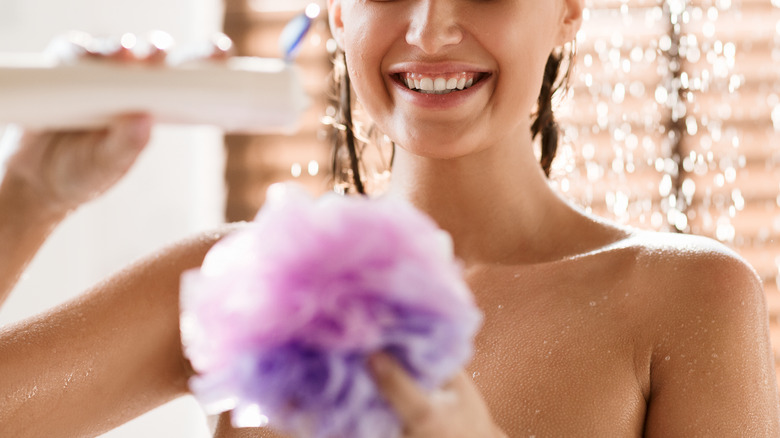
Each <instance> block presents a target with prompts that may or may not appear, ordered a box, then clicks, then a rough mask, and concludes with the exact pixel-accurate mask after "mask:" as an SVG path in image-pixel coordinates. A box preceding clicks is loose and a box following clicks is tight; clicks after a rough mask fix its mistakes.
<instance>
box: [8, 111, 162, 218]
mask: <svg viewBox="0 0 780 438" xmlns="http://www.w3.org/2000/svg"><path fill="white" fill-rule="evenodd" d="M151 126H152V119H151V117H149V116H148V115H143V114H134V115H124V116H120V117H117V118H116V119H115V120H114V121H113V122H112V123H111V125H110V126H109V127H108V128H106V129H101V130H92V131H72V132H67V131H52V132H25V133H23V134H22V135H21V137H20V138H18V148H17V150H16V152H15V153H14V154H13V155H12V156H11V157H10V159H9V160H8V163H7V165H6V176H5V177H6V178H13V179H14V180H15V182H16V183H17V186H18V185H19V184H21V185H22V186H23V187H25V188H26V189H27V190H26V193H28V194H29V195H30V196H32V197H33V199H31V200H30V201H32V202H34V203H35V204H37V205H38V206H39V207H41V208H43V209H44V210H45V211H46V212H47V213H52V214H55V215H61V214H66V213H67V212H69V211H71V210H73V209H75V208H76V207H78V206H79V205H81V204H83V203H85V202H87V201H89V200H91V199H93V198H94V197H96V196H98V195H100V194H101V193H103V192H105V191H106V190H108V188H110V187H111V186H113V185H114V184H115V183H116V182H117V181H118V180H119V179H121V178H122V176H124V175H125V173H127V171H128V170H129V169H130V167H131V166H132V164H133V163H134V162H135V160H136V159H137V158H138V156H139V155H140V153H141V151H142V150H143V149H144V146H145V145H146V144H147V142H148V141H149V137H150V133H151Z"/></svg>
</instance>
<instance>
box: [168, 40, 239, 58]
mask: <svg viewBox="0 0 780 438" xmlns="http://www.w3.org/2000/svg"><path fill="white" fill-rule="evenodd" d="M231 56H233V41H232V40H231V39H230V37H228V36H227V35H225V34H224V33H216V34H214V35H212V37H211V38H210V39H209V41H207V42H204V43H198V44H189V45H186V46H183V47H179V48H178V49H177V50H175V51H171V53H170V54H169V56H168V60H167V62H168V64H169V65H180V64H185V63H188V62H192V61H204V60H207V61H224V60H226V59H228V58H230V57H231Z"/></svg>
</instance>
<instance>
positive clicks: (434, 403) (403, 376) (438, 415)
mask: <svg viewBox="0 0 780 438" xmlns="http://www.w3.org/2000/svg"><path fill="white" fill-rule="evenodd" d="M369 363H370V365H371V369H372V371H373V373H374V378H375V380H376V382H377V385H378V386H379V390H380V391H381V392H382V394H383V395H384V397H385V399H386V400H387V402H388V403H390V406H391V407H392V408H393V410H395V412H396V413H397V414H398V416H399V417H400V419H401V423H402V424H403V426H402V428H403V429H402V435H401V436H402V437H403V438H429V437H437V438H461V437H462V438H505V437H506V436H507V435H506V434H505V433H504V432H503V431H501V430H500V429H499V428H498V426H496V424H495V423H494V422H493V419H492V418H491V416H490V412H488V409H487V406H486V405H485V401H484V400H483V399H482V395H481V394H480V393H479V391H478V390H477V388H476V386H474V382H473V381H472V380H471V379H470V378H469V377H468V375H466V373H465V372H463V371H461V372H459V373H458V374H457V375H456V376H455V378H454V379H453V380H452V381H451V382H450V383H448V384H447V385H445V386H443V387H442V388H440V389H439V390H437V391H434V392H433V393H430V394H428V393H426V392H425V391H424V390H423V389H421V388H420V387H419V386H418V385H417V383H416V382H415V381H414V379H412V377H411V376H409V374H408V373H407V372H406V371H405V370H404V369H403V368H402V367H401V366H400V365H399V364H398V362H396V361H395V360H394V359H393V358H391V357H390V356H388V355H387V354H384V353H378V354H375V355H374V356H372V357H371V359H370V362H369Z"/></svg>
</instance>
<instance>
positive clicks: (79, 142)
mask: <svg viewBox="0 0 780 438" xmlns="http://www.w3.org/2000/svg"><path fill="white" fill-rule="evenodd" d="M172 45H173V39H172V38H171V37H170V36H169V35H167V34H165V33H163V32H159V31H156V32H152V33H150V34H149V36H148V37H147V38H144V39H141V40H139V39H138V38H136V37H135V36H134V35H132V34H126V35H124V36H122V38H121V39H116V40H109V39H98V38H92V37H90V36H89V35H86V34H83V33H75V34H71V35H69V36H67V37H62V38H58V39H55V40H54V41H53V42H52V44H50V46H49V48H48V49H47V50H48V52H49V53H50V54H51V55H53V56H55V57H57V58H59V59H62V60H63V62H78V60H79V59H84V58H89V59H97V60H102V61H103V62H119V63H129V64H149V65H152V66H154V65H163V64H165V63H166V62H167V61H169V60H168V59H167V58H168V55H169V49H170V47H171V46H172ZM139 46H140V50H139ZM231 48H232V43H231V41H230V39H229V38H227V37H226V36H225V35H222V34H217V35H215V36H214V37H213V38H212V40H211V41H209V42H206V43H204V44H202V45H200V46H191V47H189V48H185V49H184V50H180V51H179V53H178V54H177V55H178V56H177V58H178V62H183V61H186V60H188V59H192V58H199V59H204V58H205V59H215V60H222V59H226V58H227V57H228V55H229V53H230V50H231ZM151 126H152V119H151V117H150V116H149V115H145V114H125V115H122V116H119V117H117V118H115V119H114V121H113V122H112V123H111V124H110V125H109V126H108V127H107V128H105V129H100V130H88V131H46V132H25V133H23V134H22V135H21V136H13V135H10V136H9V137H7V138H6V141H5V142H4V143H16V144H15V145H10V147H11V148H16V151H15V152H14V153H13V155H11V157H10V159H9V160H8V162H7V163H6V172H7V173H6V178H14V179H15V182H16V183H17V184H16V186H18V185H19V184H18V183H21V184H22V187H24V188H26V189H27V190H25V192H26V193H28V194H30V196H31V197H32V198H33V199H32V200H31V201H33V202H34V203H35V204H36V205H37V206H38V207H43V208H44V210H45V211H46V212H48V213H54V214H66V213H67V212H69V211H71V210H73V209H75V208H76V207H78V206H79V205H81V204H83V203H85V202H87V201H89V200H91V199H93V198H95V197H96V196H98V195H100V194H102V193H103V192H105V191H106V190H108V189H109V188H110V187H111V186H113V185H114V184H115V183H116V182H117V181H119V180H120V179H121V178H122V177H123V176H124V175H125V174H126V173H127V171H128V170H129V169H130V167H131V166H132V164H133V163H134V162H135V160H136V159H137V158H138V156H139V155H140V153H141V151H142V150H143V149H144V147H145V145H146V144H147V143H148V141H149V138H150V133H151Z"/></svg>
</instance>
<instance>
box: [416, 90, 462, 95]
mask: <svg viewBox="0 0 780 438" xmlns="http://www.w3.org/2000/svg"><path fill="white" fill-rule="evenodd" d="M412 91H416V92H418V93H422V94H449V93H452V92H453V91H455V90H441V91H436V90H431V91H427V90H412Z"/></svg>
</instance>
